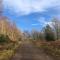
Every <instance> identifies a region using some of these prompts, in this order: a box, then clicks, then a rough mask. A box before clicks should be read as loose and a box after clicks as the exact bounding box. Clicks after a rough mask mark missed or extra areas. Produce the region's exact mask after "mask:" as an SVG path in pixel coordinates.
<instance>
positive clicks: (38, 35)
mask: <svg viewBox="0 0 60 60" xmlns="http://www.w3.org/2000/svg"><path fill="white" fill-rule="evenodd" d="M23 35H24V36H25V39H32V40H41V41H55V40H60V20H59V19H57V18H54V19H52V20H51V24H47V25H46V26H45V27H43V28H42V30H41V31H36V30H32V31H31V32H28V31H24V33H23Z"/></svg>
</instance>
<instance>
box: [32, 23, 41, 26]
mask: <svg viewBox="0 0 60 60" xmlns="http://www.w3.org/2000/svg"><path fill="white" fill-rule="evenodd" d="M37 25H40V24H38V23H35V24H32V26H37Z"/></svg>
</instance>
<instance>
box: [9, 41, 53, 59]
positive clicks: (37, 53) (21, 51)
mask: <svg viewBox="0 0 60 60" xmlns="http://www.w3.org/2000/svg"><path fill="white" fill-rule="evenodd" d="M10 60H53V58H52V57H51V56H48V55H47V54H45V53H44V52H43V51H42V50H41V49H38V48H36V47H35V46H34V45H33V44H31V43H29V42H27V43H26V42H23V43H22V44H21V45H20V47H19V48H18V49H17V51H16V54H15V55H14V56H13V57H12V58H11V59H10Z"/></svg>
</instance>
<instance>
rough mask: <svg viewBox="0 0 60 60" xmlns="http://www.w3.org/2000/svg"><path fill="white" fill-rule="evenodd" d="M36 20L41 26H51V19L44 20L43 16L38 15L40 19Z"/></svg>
mask: <svg viewBox="0 0 60 60" xmlns="http://www.w3.org/2000/svg"><path fill="white" fill-rule="evenodd" d="M38 22H39V23H40V25H42V26H43V27H44V26H46V25H47V24H48V25H50V26H51V27H52V22H51V21H46V20H45V18H44V17H40V19H39V20H38Z"/></svg>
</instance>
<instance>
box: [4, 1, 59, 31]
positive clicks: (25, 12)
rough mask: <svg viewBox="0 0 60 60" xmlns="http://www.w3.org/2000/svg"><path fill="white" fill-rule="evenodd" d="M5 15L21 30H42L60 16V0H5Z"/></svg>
mask: <svg viewBox="0 0 60 60" xmlns="http://www.w3.org/2000/svg"><path fill="white" fill-rule="evenodd" d="M3 5H4V15H5V16H8V17H9V18H10V19H11V20H12V21H14V22H15V23H16V25H17V27H18V28H19V29H21V30H29V31H31V30H32V29H36V30H40V29H41V28H42V27H44V26H45V25H46V24H49V25H51V19H52V18H53V17H58V18H60V0H3Z"/></svg>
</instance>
